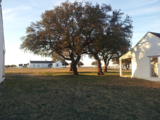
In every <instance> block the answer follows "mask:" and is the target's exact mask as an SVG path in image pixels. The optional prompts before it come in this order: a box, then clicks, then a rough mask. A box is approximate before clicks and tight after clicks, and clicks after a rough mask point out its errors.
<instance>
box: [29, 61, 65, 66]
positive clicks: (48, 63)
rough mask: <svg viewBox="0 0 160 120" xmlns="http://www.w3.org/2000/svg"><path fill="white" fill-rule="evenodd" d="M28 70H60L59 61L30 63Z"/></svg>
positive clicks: (60, 64)
mask: <svg viewBox="0 0 160 120" xmlns="http://www.w3.org/2000/svg"><path fill="white" fill-rule="evenodd" d="M29 68H62V63H61V62H60V61H57V62H54V61H30V63H29Z"/></svg>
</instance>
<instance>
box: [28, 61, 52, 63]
mask: <svg viewBox="0 0 160 120" xmlns="http://www.w3.org/2000/svg"><path fill="white" fill-rule="evenodd" d="M30 63H54V61H30Z"/></svg>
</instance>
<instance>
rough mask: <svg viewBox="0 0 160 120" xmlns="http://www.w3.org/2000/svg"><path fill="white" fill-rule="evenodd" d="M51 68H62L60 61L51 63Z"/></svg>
mask: <svg viewBox="0 0 160 120" xmlns="http://www.w3.org/2000/svg"><path fill="white" fill-rule="evenodd" d="M53 68H62V63H61V62H60V61H57V62H55V63H53Z"/></svg>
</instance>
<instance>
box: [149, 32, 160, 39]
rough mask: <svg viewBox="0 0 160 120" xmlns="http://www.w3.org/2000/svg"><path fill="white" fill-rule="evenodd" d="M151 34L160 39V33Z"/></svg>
mask: <svg viewBox="0 0 160 120" xmlns="http://www.w3.org/2000/svg"><path fill="white" fill-rule="evenodd" d="M149 33H151V34H153V35H155V36H157V37H159V38H160V33H155V32H149Z"/></svg>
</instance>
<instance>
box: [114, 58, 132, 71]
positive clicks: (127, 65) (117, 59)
mask: <svg viewBox="0 0 160 120" xmlns="http://www.w3.org/2000/svg"><path fill="white" fill-rule="evenodd" d="M112 62H113V64H118V65H119V57H117V58H113V59H112ZM130 64H131V59H130V58H128V59H123V60H122V65H124V66H125V68H126V70H129V65H130Z"/></svg>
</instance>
